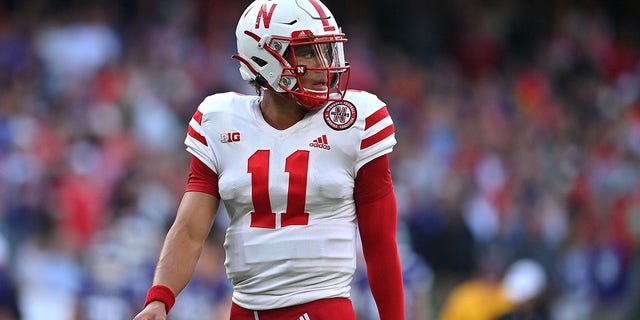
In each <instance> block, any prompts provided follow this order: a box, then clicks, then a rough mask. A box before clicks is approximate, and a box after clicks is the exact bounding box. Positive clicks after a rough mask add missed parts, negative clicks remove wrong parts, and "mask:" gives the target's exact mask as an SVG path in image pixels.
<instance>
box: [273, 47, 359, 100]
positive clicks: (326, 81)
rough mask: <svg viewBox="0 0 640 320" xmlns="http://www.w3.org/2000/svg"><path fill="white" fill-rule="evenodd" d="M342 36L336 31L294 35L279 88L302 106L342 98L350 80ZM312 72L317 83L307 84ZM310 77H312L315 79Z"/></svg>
mask: <svg viewBox="0 0 640 320" xmlns="http://www.w3.org/2000/svg"><path fill="white" fill-rule="evenodd" d="M344 41H345V40H343V38H341V37H339V36H338V37H337V36H335V35H331V36H326V37H311V38H307V37H305V38H303V39H295V40H293V41H291V42H290V44H289V47H288V48H287V50H286V51H285V52H284V55H283V58H284V59H285V60H286V62H287V63H286V64H284V68H283V69H282V74H281V78H280V82H279V84H280V88H281V89H283V90H285V91H286V92H287V93H289V94H290V95H291V96H292V98H293V100H295V101H296V102H298V103H299V104H300V105H302V106H303V107H305V108H307V109H310V110H315V109H318V108H321V107H322V106H323V105H324V104H325V103H326V102H328V101H338V100H342V98H343V97H344V94H345V92H346V89H347V85H348V82H349V66H348V65H347V64H346V63H345V62H344V61H342V60H343V59H344V54H343V42H344ZM306 75H310V77H312V79H314V80H315V82H314V83H312V84H315V86H312V87H305V85H304V83H303V79H302V77H303V76H306ZM314 80H311V81H314Z"/></svg>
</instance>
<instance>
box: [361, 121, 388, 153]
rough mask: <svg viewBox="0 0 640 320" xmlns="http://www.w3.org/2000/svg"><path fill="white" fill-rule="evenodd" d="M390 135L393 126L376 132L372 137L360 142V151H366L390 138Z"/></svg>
mask: <svg viewBox="0 0 640 320" xmlns="http://www.w3.org/2000/svg"><path fill="white" fill-rule="evenodd" d="M392 134H393V124H390V125H388V126H387V127H386V128H384V129H382V130H380V131H378V132H376V134H374V135H372V136H371V137H368V138H365V139H364V140H362V142H360V150H362V149H366V148H368V147H370V146H372V145H374V144H376V143H378V142H380V141H382V140H384V139H385V138H387V137H389V136H391V135H392Z"/></svg>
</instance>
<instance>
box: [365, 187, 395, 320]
mask: <svg viewBox="0 0 640 320" xmlns="http://www.w3.org/2000/svg"><path fill="white" fill-rule="evenodd" d="M396 210H397V209H396V201H395V195H394V193H393V192H390V193H389V194H387V195H386V196H384V197H382V198H380V199H378V200H376V201H373V202H370V203H367V204H360V205H359V208H358V211H359V218H358V222H359V226H360V236H361V238H362V248H363V253H364V257H365V261H366V263H367V274H368V278H369V286H370V287H371V293H372V294H373V297H374V299H375V301H376V305H377V307H378V312H379V313H380V319H382V320H402V319H404V317H405V314H404V286H403V280H402V267H401V264H400V257H399V254H398V246H397V243H396V225H397V222H396V219H397V213H396Z"/></svg>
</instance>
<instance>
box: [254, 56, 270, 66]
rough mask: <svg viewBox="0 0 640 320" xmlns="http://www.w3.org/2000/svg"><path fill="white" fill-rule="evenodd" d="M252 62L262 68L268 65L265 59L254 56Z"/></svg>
mask: <svg viewBox="0 0 640 320" xmlns="http://www.w3.org/2000/svg"><path fill="white" fill-rule="evenodd" d="M251 60H253V62H255V63H256V64H257V65H259V66H261V67H264V66H266V65H267V62H266V61H264V60H263V59H260V58H258V57H256V56H252V57H251Z"/></svg>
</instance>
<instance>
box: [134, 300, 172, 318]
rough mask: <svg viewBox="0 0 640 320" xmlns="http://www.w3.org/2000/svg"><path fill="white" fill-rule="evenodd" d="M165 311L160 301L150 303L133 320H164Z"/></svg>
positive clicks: (165, 316)
mask: <svg viewBox="0 0 640 320" xmlns="http://www.w3.org/2000/svg"><path fill="white" fill-rule="evenodd" d="M166 319H167V310H166V309H165V306H164V303H162V302H160V301H152V302H151V303H149V304H148V305H147V306H146V307H145V308H144V309H142V311H140V313H138V314H137V315H136V316H135V318H133V320H166Z"/></svg>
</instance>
